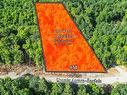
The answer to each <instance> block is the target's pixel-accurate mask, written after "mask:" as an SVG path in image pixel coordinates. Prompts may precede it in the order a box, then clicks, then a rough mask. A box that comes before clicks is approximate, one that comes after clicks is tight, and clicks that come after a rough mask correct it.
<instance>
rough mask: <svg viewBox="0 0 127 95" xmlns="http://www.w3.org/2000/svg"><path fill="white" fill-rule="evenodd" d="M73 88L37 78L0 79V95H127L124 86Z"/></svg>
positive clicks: (94, 85) (126, 88) (90, 85)
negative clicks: (110, 89) (109, 89)
mask: <svg viewBox="0 0 127 95" xmlns="http://www.w3.org/2000/svg"><path fill="white" fill-rule="evenodd" d="M74 88H75V86H74V85H71V83H62V84H61V83H50V82H47V81H46V80H45V79H44V78H43V79H40V78H39V77H30V76H26V77H22V78H17V79H13V80H12V79H11V78H5V79H0V95H127V85H126V84H117V85H115V86H113V87H112V91H108V90H107V89H105V88H109V85H107V86H106V85H104V87H103V86H100V85H96V84H88V85H83V84H82V85H81V84H79V85H78V87H77V88H76V89H75V91H74ZM106 90H107V91H106ZM74 92H75V93H74Z"/></svg>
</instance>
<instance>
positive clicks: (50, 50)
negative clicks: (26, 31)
mask: <svg viewBox="0 0 127 95" xmlns="http://www.w3.org/2000/svg"><path fill="white" fill-rule="evenodd" d="M35 8H36V14H37V19H38V26H39V31H40V37H41V42H42V50H43V55H44V62H45V69H46V71H47V72H72V73H73V72H88V73H105V72H107V71H106V69H105V68H104V66H103V65H102V64H101V62H100V61H99V59H98V58H97V57H96V55H95V53H94V51H93V50H92V48H91V47H90V45H89V44H88V43H87V41H86V39H85V37H84V35H83V34H82V32H81V31H80V29H78V27H77V25H76V23H74V21H73V20H72V19H71V16H70V15H69V13H68V11H67V10H66V8H65V6H64V5H63V3H49V2H47V3H46V2H44V3H35ZM60 30H61V31H62V30H67V31H69V32H65V31H64V32H59V33H60V34H61V35H68V33H69V34H71V35H72V36H73V37H72V38H71V37H70V38H59V39H60V40H61V39H62V40H69V41H70V42H71V43H72V44H67V45H66V43H67V42H62V44H59V43H58V42H55V39H56V38H55V36H56V35H58V31H60ZM57 40H58V39H57ZM68 43H69V42H68Z"/></svg>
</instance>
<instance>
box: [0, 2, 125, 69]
mask: <svg viewBox="0 0 127 95" xmlns="http://www.w3.org/2000/svg"><path fill="white" fill-rule="evenodd" d="M33 2H63V3H64V5H65V6H66V8H67V10H68V11H69V13H70V15H71V16H72V18H73V19H74V21H75V22H76V23H77V25H78V27H79V28H80V30H81V31H82V32H83V34H84V36H85V37H86V39H87V40H88V42H89V44H90V45H91V47H92V48H93V50H94V51H95V53H96V55H97V57H98V58H99V59H100V60H101V62H102V64H103V65H104V66H105V67H106V68H109V67H110V66H111V65H112V64H113V63H116V64H119V65H127V49H126V47H127V36H126V35H127V1H126V0H33ZM34 8H35V7H34V5H33V4H32V0H0V64H2V63H3V64H17V63H35V64H37V65H38V64H42V63H43V60H42V55H41V53H42V51H41V42H40V36H39V30H38V27H37V19H36V14H35V9H34ZM18 55H19V56H18Z"/></svg>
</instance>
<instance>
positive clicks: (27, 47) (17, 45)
mask: <svg viewBox="0 0 127 95" xmlns="http://www.w3.org/2000/svg"><path fill="white" fill-rule="evenodd" d="M0 5H1V7H0V64H3V63H4V64H19V63H35V64H37V65H38V64H41V63H42V55H41V45H40V38H39V31H38V27H37V21H36V15H35V9H34V5H33V4H32V1H31V0H11V1H10V0H1V1H0Z"/></svg>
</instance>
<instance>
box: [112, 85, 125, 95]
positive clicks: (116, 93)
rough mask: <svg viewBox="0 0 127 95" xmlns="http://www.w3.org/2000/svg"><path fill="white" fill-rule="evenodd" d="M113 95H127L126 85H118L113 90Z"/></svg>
mask: <svg viewBox="0 0 127 95" xmlns="http://www.w3.org/2000/svg"><path fill="white" fill-rule="evenodd" d="M111 95H127V85H126V84H118V85H116V86H115V87H114V88H113V90H112V92H111Z"/></svg>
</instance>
